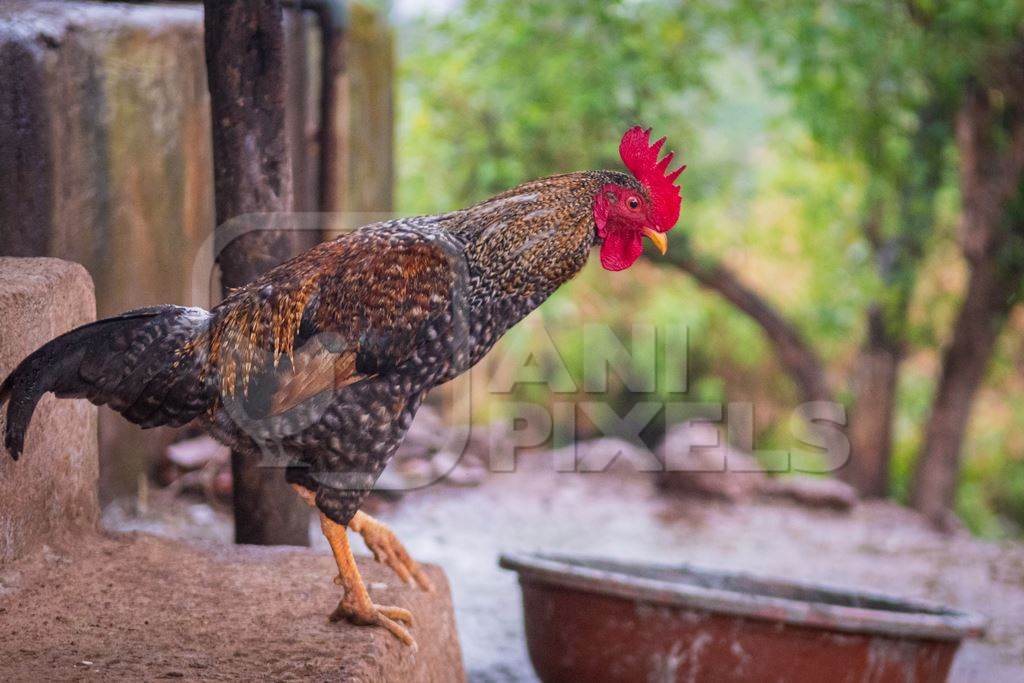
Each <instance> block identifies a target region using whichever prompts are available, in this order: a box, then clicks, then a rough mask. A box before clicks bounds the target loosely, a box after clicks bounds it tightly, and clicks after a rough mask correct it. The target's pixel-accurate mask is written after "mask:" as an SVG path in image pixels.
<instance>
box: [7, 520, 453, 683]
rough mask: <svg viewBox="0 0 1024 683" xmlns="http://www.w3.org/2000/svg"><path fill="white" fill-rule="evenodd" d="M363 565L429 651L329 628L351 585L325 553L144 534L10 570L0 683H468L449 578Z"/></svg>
mask: <svg viewBox="0 0 1024 683" xmlns="http://www.w3.org/2000/svg"><path fill="white" fill-rule="evenodd" d="M357 561H358V565H359V571H360V572H361V573H362V575H363V578H364V580H365V582H366V584H367V587H368V588H369V590H370V595H371V597H372V598H373V599H374V601H375V602H378V603H382V604H392V605H398V606H401V607H405V608H407V609H409V610H410V611H412V613H413V617H414V623H413V626H412V627H411V628H410V632H411V633H412V634H413V637H414V638H416V641H417V643H418V645H419V649H418V651H416V652H413V651H412V650H411V649H410V648H407V647H405V646H404V645H402V644H401V643H400V642H399V641H398V640H397V639H396V638H395V637H394V636H392V635H391V634H390V633H388V632H387V631H385V630H384V629H380V628H372V627H365V626H354V625H351V624H349V623H347V622H340V623H330V622H328V620H327V615H328V613H330V612H331V610H333V609H334V606H335V605H336V604H337V602H338V600H339V599H340V598H341V590H340V589H339V588H338V587H337V586H335V585H334V584H333V583H332V581H331V578H332V577H333V576H334V574H335V573H336V571H337V570H336V567H335V565H334V560H333V559H332V558H331V555H330V552H329V551H328V550H326V549H323V550H321V551H317V550H309V549H298V548H291V547H258V546H231V545H223V544H215V543H198V542H196V543H183V542H180V541H174V540H170V539H166V538H158V537H155V536H149V535H146V534H138V533H133V534H123V535H117V536H114V537H109V536H90V537H88V538H85V539H83V542H82V543H80V544H78V545H77V546H76V547H74V548H72V549H71V550H70V551H68V552H67V553H66V555H63V556H57V557H49V558H48V557H47V556H46V555H45V554H44V553H34V554H33V555H32V556H30V557H26V558H23V559H22V560H18V561H17V562H16V563H13V564H12V565H11V566H9V567H5V568H3V569H0V584H2V585H3V586H4V590H3V591H2V592H0V613H2V615H3V619H2V621H3V625H4V634H3V638H0V680H9V681H30V680H70V679H74V680H78V679H80V678H88V679H89V680H125V681H140V680H154V679H159V678H161V677H166V676H169V675H171V676H175V677H181V678H184V679H186V680H209V679H214V678H215V679H217V680H325V681H326V680H330V681H352V682H365V683H371V682H373V683H376V682H378V681H415V682H416V683H420V682H423V683H433V682H436V683H449V682H451V683H459V682H460V681H464V680H465V674H464V672H463V665H462V654H461V648H460V645H459V640H458V636H457V634H456V629H455V616H454V612H453V610H452V601H451V593H450V591H449V588H448V582H447V579H446V578H445V575H444V573H443V572H442V571H441V570H440V569H439V568H438V567H436V566H433V565H425V566H424V568H425V570H426V572H427V574H428V575H429V577H430V579H431V581H432V582H433V584H434V587H435V590H434V591H433V592H431V593H426V592H423V591H421V590H419V589H418V588H410V587H408V586H406V585H405V584H403V583H401V582H400V581H399V580H398V579H397V577H396V576H395V575H394V573H392V571H391V570H390V569H388V568H387V567H384V566H382V565H380V564H378V563H377V562H374V561H373V560H372V559H370V558H364V557H360V558H357ZM83 661H88V662H91V664H89V665H83V664H82V662H83ZM83 667H88V668H83ZM177 674H180V676H178V675H177Z"/></svg>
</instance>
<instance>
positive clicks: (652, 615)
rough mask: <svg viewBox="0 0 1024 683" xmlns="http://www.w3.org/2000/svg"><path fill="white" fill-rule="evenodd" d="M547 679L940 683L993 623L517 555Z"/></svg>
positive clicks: (533, 641) (772, 586) (713, 576)
mask: <svg viewBox="0 0 1024 683" xmlns="http://www.w3.org/2000/svg"><path fill="white" fill-rule="evenodd" d="M501 566H502V567H504V568H506V569H512V570H514V571H516V572H518V574H519V583H520V585H521V586H522V590H523V613H524V618H525V622H526V639H527V646H528V648H529V652H530V659H531V661H532V662H533V666H534V669H535V670H536V671H537V674H538V675H539V676H540V678H541V680H543V681H545V683H556V682H562V681H566V682H569V681H572V682H577V681H587V682H599V681H629V682H633V681H637V682H640V681H659V682H661V681H666V682H668V681H715V682H716V683H717V682H719V681H814V682H819V681H828V682H829V683H838V682H840V681H850V682H851V683H852V682H860V681H871V682H873V683H884V682H888V681H893V682H895V681H899V682H901V683H904V682H911V681H944V680H946V677H947V675H948V674H949V668H950V665H951V664H952V663H953V657H954V656H955V655H956V651H957V648H958V647H959V646H960V641H961V640H963V639H964V638H965V637H969V636H980V635H981V634H982V633H983V631H984V628H985V620H984V619H983V618H982V617H980V616H977V615H974V614H968V613H965V612H960V611H956V610H952V609H948V608H946V607H943V606H941V605H936V604H930V603H926V602H919V601H909V600H902V599H899V598H894V597H890V596H886V595H880V594H876V593H867V592H861V591H849V590H844V589H841V588H834V587H828V586H821V585H815V584H809V583H798V582H794V581H783V580H773V579H766V578H759V577H756V576H753V575H749V574H743V573H731V572H722V571H714V570H707V569H700V568H697V567H693V566H690V565H677V566H663V565H646V564H632V563H625V562H616V561H611V560H600V559H582V558H574V557H567V556H560V555H550V554H513V555H503V556H502V557H501Z"/></svg>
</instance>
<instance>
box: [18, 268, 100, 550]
mask: <svg viewBox="0 0 1024 683" xmlns="http://www.w3.org/2000/svg"><path fill="white" fill-rule="evenodd" d="M95 317H96V302H95V299H94V297H93V288H92V280H90V279H89V274H88V273H87V272H86V271H85V269H84V268H83V267H82V266H80V265H78V264H77V263H69V262H67V261H61V260H59V259H54V258H0V331H2V332H0V377H6V376H7V374H8V373H9V372H10V371H11V370H13V369H14V367H15V366H16V365H17V364H18V363H19V362H20V361H21V360H22V359H23V358H24V357H25V356H27V355H28V354H30V353H31V352H33V351H35V350H36V349H37V348H38V347H40V346H42V345H43V344H44V343H46V342H47V341H49V340H50V339H53V338H54V337H56V336H57V335H59V334H62V333H64V332H66V331H68V330H70V329H72V328H74V327H77V326H79V325H83V324H85V323H87V322H89V321H91V320H94V319H95ZM4 414H5V415H6V411H4ZM4 420H6V416H5V417H2V418H0V425H2V424H3V423H4ZM98 463H99V460H98V453H97V438H96V408H94V407H93V406H91V405H90V404H89V403H88V401H84V400H74V401H70V400H61V401H58V400H57V399H56V397H54V396H53V394H47V395H46V396H44V397H43V399H42V400H41V401H40V402H39V405H38V406H37V408H36V412H35V415H34V416H33V418H32V423H31V426H30V427H29V430H28V435H27V438H26V441H25V452H24V453H23V454H22V456H21V458H20V459H19V460H18V461H17V462H15V461H14V460H12V459H11V458H10V457H9V456H8V454H7V453H6V451H4V449H3V447H2V446H0V562H3V561H7V560H11V559H14V558H17V557H20V556H21V555H24V554H25V553H26V552H28V551H29V550H31V549H33V548H35V547H39V546H41V545H43V544H48V545H51V546H53V545H60V544H61V543H63V542H66V541H67V540H68V539H69V537H73V536H75V535H77V534H79V533H81V532H83V531H85V530H91V529H94V528H95V526H96V520H97V518H98V505H97V500H96V491H97V477H98Z"/></svg>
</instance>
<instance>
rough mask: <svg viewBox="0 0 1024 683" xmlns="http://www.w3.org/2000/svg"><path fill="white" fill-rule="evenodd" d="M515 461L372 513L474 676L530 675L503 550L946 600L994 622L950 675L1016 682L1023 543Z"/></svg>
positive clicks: (866, 512)
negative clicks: (437, 570) (430, 577)
mask: <svg viewBox="0 0 1024 683" xmlns="http://www.w3.org/2000/svg"><path fill="white" fill-rule="evenodd" d="M520 462H521V463H524V462H525V463H527V464H528V466H521V467H520V468H519V469H518V471H517V472H515V473H511V474H491V475H490V476H489V478H488V479H487V480H486V481H485V482H484V483H483V484H482V485H481V486H478V487H475V488H453V487H446V486H433V487H429V488H426V489H423V490H420V491H415V492H412V493H409V494H407V495H406V496H405V497H403V498H402V499H401V500H400V501H399V502H397V503H388V504H385V505H384V506H382V507H381V508H380V509H378V510H377V514H378V516H380V517H381V518H382V519H384V520H386V521H387V522H389V523H390V524H391V525H392V526H393V527H394V528H395V530H396V532H398V534H399V536H400V537H401V538H402V539H403V540H404V541H405V543H406V545H407V546H408V547H409V549H410V550H411V551H413V553H414V554H416V555H417V556H418V557H419V558H420V559H421V560H425V561H429V562H433V563H437V564H440V565H441V566H442V567H443V568H444V569H445V571H446V572H447V574H448V577H449V580H450V582H451V586H452V592H453V595H454V600H455V607H456V618H457V622H458V629H459V633H460V636H461V640H462V650H463V656H464V658H465V663H466V668H467V673H468V675H469V677H470V680H472V681H481V682H486V683H492V682H505V681H517V682H518V681H532V680H535V679H534V677H533V673H532V670H531V668H530V664H529V660H528V656H527V653H526V648H525V643H524V640H523V627H522V618H521V614H520V605H519V589H518V586H517V584H516V579H515V576H514V575H513V574H511V573H509V572H505V571H503V570H501V569H499V568H498V567H497V556H498V554H499V553H500V552H501V551H507V550H560V551H568V552H579V553H587V554H592V555H604V556H609V557H619V558H629V559H633V560H651V561H659V562H692V563H696V564H701V565H705V566H711V567H719V568H726V569H742V570H746V571H752V572H757V573H763V574H768V575H777V576H784V577H792V578H800V579H807V580H814V581H818V582H825V583H830V584H835V585H839V586H844V587H852V588H864V589H870V590H874V591H882V592H887V593H892V594H895V595H899V596H904V597H918V598H926V599H929V600H934V601H938V602H943V603H946V604H948V605H951V606H954V607H959V608H963V609H968V610H971V611H976V612H980V613H981V614H983V615H985V616H987V617H988V618H989V619H990V620H991V626H990V628H989V631H988V634H987V635H986V637H985V638H984V639H982V640H980V641H974V642H969V643H967V644H965V645H964V647H963V648H961V650H960V653H959V655H958V657H957V659H956V662H955V664H954V669H953V674H952V678H951V680H953V681H957V682H964V683H966V682H970V683H976V682H980V681H984V682H985V683H991V682H1000V681H1007V682H1011V681H1012V682H1017V681H1021V680H1024V544H1020V543H1003V544H996V543H989V542H983V541H979V540H977V539H974V538H972V537H970V536H969V535H968V534H966V533H963V534H956V535H952V536H944V535H941V534H938V533H936V532H934V531H932V530H931V529H930V528H928V527H927V526H926V525H925V524H924V523H923V522H922V521H921V520H920V519H919V518H918V517H917V516H916V515H914V514H913V513H911V512H909V511H907V510H904V509H902V508H900V507H898V506H896V505H892V504H888V503H869V504H862V505H860V506H858V507H857V508H856V509H855V510H854V511H853V512H852V513H848V514H843V513H835V512H821V511H815V510H807V509H803V508H800V507H796V506H794V505H790V504H784V503H763V502H755V503H749V504H740V505H729V504H724V503H712V502H706V501H696V500H678V499H672V498H668V497H665V496H663V495H661V494H659V493H657V492H656V491H655V490H654V488H653V486H652V485H651V483H650V479H649V477H648V476H646V475H636V474H622V473H603V474H569V473H558V472H555V471H554V468H553V467H551V466H550V464H549V463H548V462H546V460H545V459H544V458H542V457H535V458H533V459H532V460H530V459H528V458H521V460H520ZM105 521H106V523H107V524H108V525H109V526H113V527H118V528H141V529H146V530H149V531H154V532H157V533H164V534H169V535H175V536H192V537H196V536H198V537H203V538H208V539H212V540H219V541H223V542H227V541H229V540H230V525H229V523H228V517H227V515H226V513H225V512H224V511H222V510H214V509H211V508H209V507H208V506H206V505H201V504H196V503H194V502H193V503H187V502H183V501H181V500H179V501H176V502H174V503H173V505H171V506H170V507H168V506H167V505H164V504H160V505H158V504H157V503H155V502H154V503H153V505H152V506H151V509H150V511H149V512H148V513H146V514H144V515H141V516H138V515H133V514H128V513H126V512H125V510H124V508H119V507H115V508H111V509H109V510H108V511H107V514H106V518H105ZM314 538H316V544H317V545H316V547H318V548H320V549H321V550H322V551H323V552H326V544H325V543H323V542H322V539H320V538H317V537H316V535H314Z"/></svg>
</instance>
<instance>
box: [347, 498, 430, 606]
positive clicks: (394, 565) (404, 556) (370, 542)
mask: <svg viewBox="0 0 1024 683" xmlns="http://www.w3.org/2000/svg"><path fill="white" fill-rule="evenodd" d="M349 528H351V529H352V530H353V531H355V532H356V533H358V534H359V535H360V536H362V537H363V540H364V541H366V547H367V548H369V549H370V552H372V553H373V558H374V559H375V560H377V561H378V562H380V563H381V564H384V565H387V566H388V567H391V569H392V571H394V572H395V574H397V575H398V578H400V579H402V581H405V582H406V583H407V584H409V585H410V586H412V585H418V586H419V587H420V588H421V589H423V590H425V591H432V590H434V586H433V585H432V584H431V583H430V579H428V578H427V574H426V572H424V571H423V569H422V568H421V567H420V565H419V563H418V562H416V560H414V559H412V557H410V556H409V552H408V551H407V550H406V549H405V546H404V545H402V542H401V541H399V540H398V537H397V536H395V532H394V531H392V530H391V529H390V528H389V527H388V526H387V525H386V524H384V523H382V522H378V521H377V520H376V519H374V518H373V517H371V516H370V515H368V514H366V513H365V512H357V513H356V514H355V516H354V517H353V518H352V521H351V522H349ZM340 578H341V577H338V579H336V581H338V580H340Z"/></svg>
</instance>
